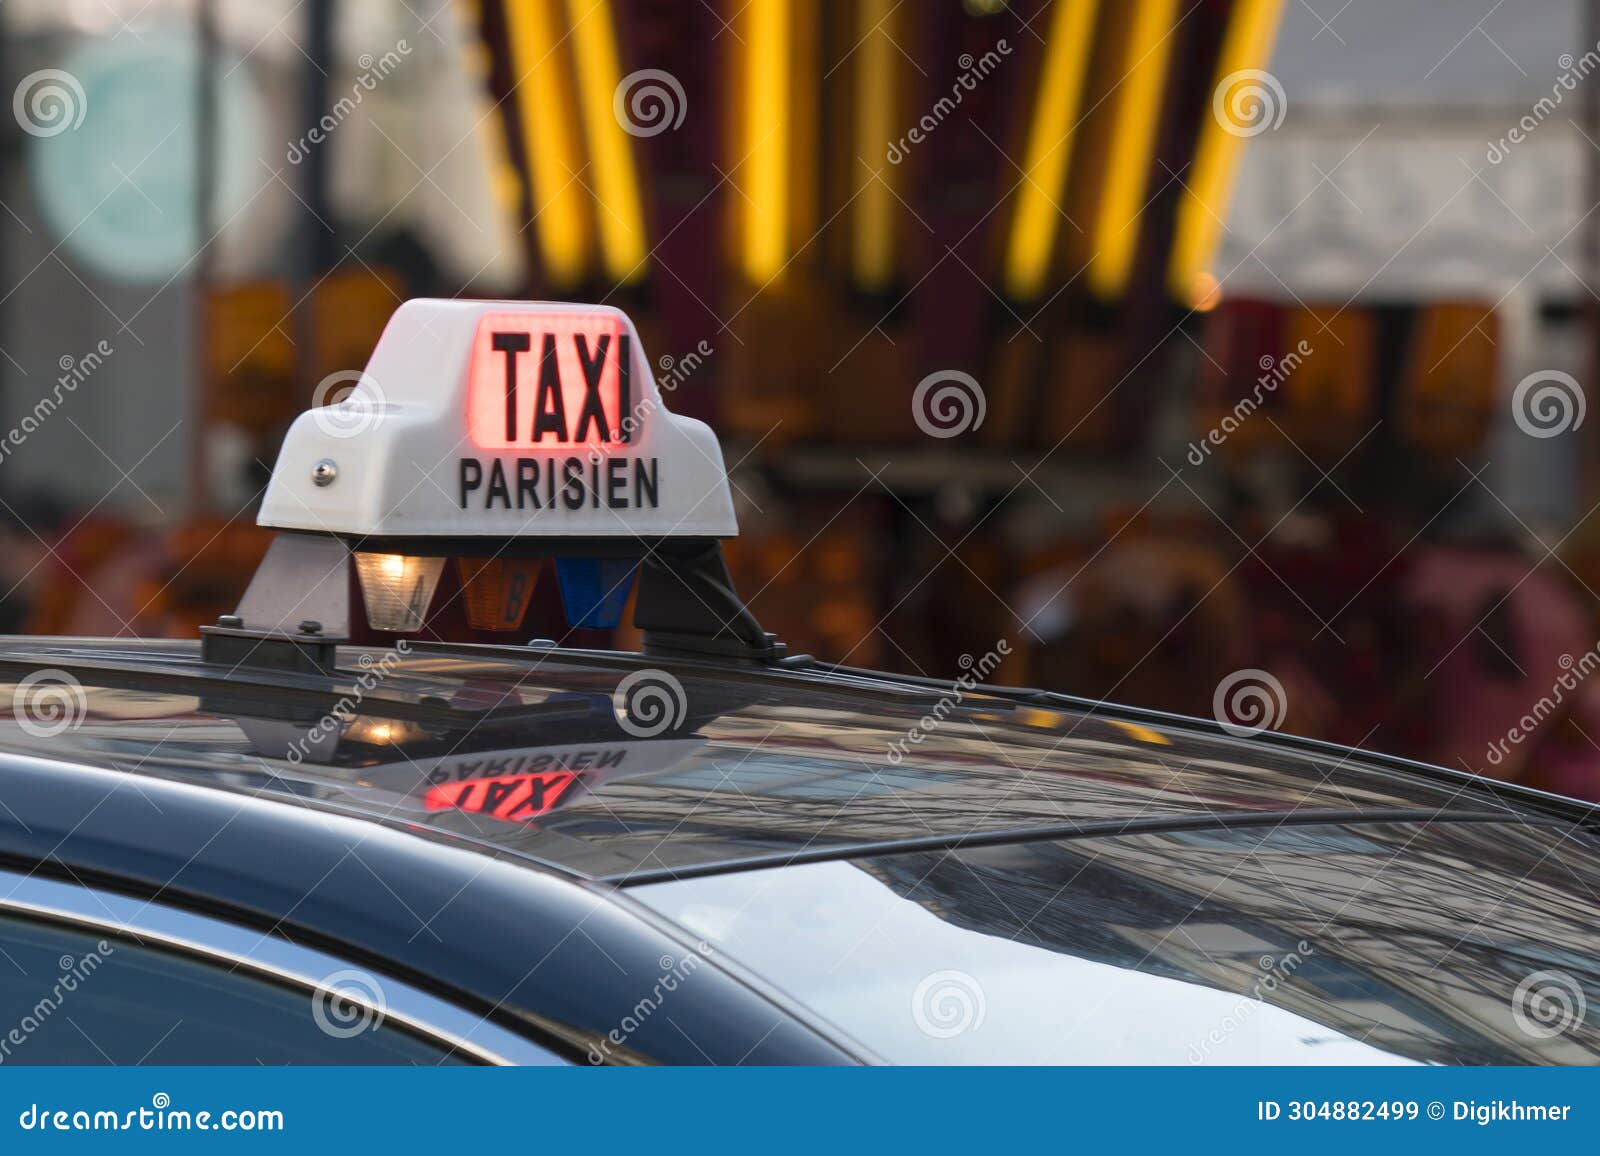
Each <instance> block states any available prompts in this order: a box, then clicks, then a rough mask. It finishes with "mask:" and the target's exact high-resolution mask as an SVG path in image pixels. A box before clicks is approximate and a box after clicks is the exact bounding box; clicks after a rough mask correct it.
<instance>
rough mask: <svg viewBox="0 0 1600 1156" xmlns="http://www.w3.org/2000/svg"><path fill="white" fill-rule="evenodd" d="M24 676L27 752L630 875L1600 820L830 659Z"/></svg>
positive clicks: (366, 658)
mask: <svg viewBox="0 0 1600 1156" xmlns="http://www.w3.org/2000/svg"><path fill="white" fill-rule="evenodd" d="M642 675H648V676H649V677H651V678H653V679H656V680H657V681H658V682H660V683H663V684H665V685H667V686H668V687H670V688H674V689H675V691H676V694H677V701H676V704H675V705H676V710H677V717H675V718H672V719H670V720H669V721H671V722H673V723H675V724H676V725H674V726H671V727H668V728H665V729H661V730H653V729H652V728H650V727H646V726H643V725H641V724H640V723H639V721H638V720H631V719H629V718H628V717H626V715H623V714H619V712H618V709H617V701H618V700H617V697H616V696H617V694H618V691H619V687H621V686H622V684H624V683H625V682H627V681H628V680H629V679H630V677H631V678H633V679H634V680H635V681H636V680H637V679H638V678H639V677H641V676H642ZM5 682H9V683H10V684H11V685H10V688H9V689H11V691H12V694H13V704H14V708H15V709H14V710H13V711H12V712H11V714H10V715H9V716H8V715H6V714H3V713H0V755H3V754H5V753H12V754H17V755H31V756H36V757H42V758H46V759H50V760H54V761H56V762H57V763H59V764H61V765H62V766H63V767H66V766H70V765H82V766H87V767H94V768H100V769H105V770H112V771H118V772H122V773H125V774H128V775H131V776H137V777H139V778H141V779H168V780H177V781H181V782H185V783H188V784H191V785H197V786H200V787H203V788H206V789H208V790H214V791H220V792H234V793H244V794H250V795H254V796H256V797H258V798H261V799H266V800H273V801H276V802H278V803H280V804H282V805H284V806H290V807H297V808H310V809H313V810H326V811H332V812H336V813H338V814H340V815H343V816H346V817H350V818H355V819H361V820H366V821H369V822H376V823H380V824H383V825H385V826H389V827H393V828H397V829H400V830H402V831H406V832H410V833H411V834H412V835H415V836H418V837H420V838H423V839H431V840H442V841H447V842H451V843H454V844H456V845H458V846H466V847H470V848H473V849H476V850H479V851H481V852H484V853H486V854H490V855H494V856H496V857H502V858H511V859H514V860H519V861H521V862H523V863H525V864H528V865H533V866H537V867H542V868H545V869H548V870H551V871H556V872H560V873H563V874H567V875H572V876H579V877H584V878H590V879H599V880H606V881H611V882H619V883H635V882H646V881H652V880H660V879H666V878H677V877H682V876H686V875H695V874H705V873H711V872H718V871H727V870H737V869H743V868H747V867H753V866H763V865H771V864H778V863H790V862H796V861H804V860H810V859H832V858H846V857H859V856H862V855H871V854H876V853H882V852H885V851H900V850H909V849H914V848H928V847H941V846H976V845H983V844H985V843H1002V842H1014V841H1020V840H1023V839H1028V838H1045V837H1049V838H1057V837H1073V836H1084V835H1094V834H1107V833H1125V832H1132V831H1150V830H1170V829H1175V828H1185V827H1205V826H1215V825H1218V824H1226V825H1228V826H1238V825H1241V824H1251V823H1256V824H1261V825H1277V824H1284V823H1288V824H1300V823H1312V822H1327V821H1333V820H1336V821H1341V822H1350V821H1382V820H1391V821H1392V820H1402V819H1414V820H1438V819H1446V820H1456V821H1474V822H1493V821H1496V820H1514V821H1516V822H1519V823H1525V822H1550V823H1566V824H1570V823H1573V822H1578V821H1582V820H1583V819H1584V818H1585V817H1587V815H1588V808H1586V807H1583V806H1581V805H1580V804H1577V803H1575V802H1573V801H1570V800H1562V799H1559V798H1556V797H1554V796H1547V795H1542V794H1540V793H1538V792H1533V791H1526V790H1522V789H1519V788H1515V787H1509V786H1506V785H1503V784H1495V783H1489V782H1487V781H1484V780H1482V779H1481V778H1477V777H1474V776H1469V775H1465V774H1461V773H1459V772H1452V771H1449V770H1445V769H1441V768H1434V767H1427V766H1424V765H1421V764H1415V763H1410V762H1406V761H1404V760H1398V759H1392V758H1385V757H1382V756H1376V755H1370V754H1366V753H1358V752H1353V751H1349V750H1344V749H1341V748H1335V747H1329V746H1325V745H1322V744H1317V743H1311V742H1306V741H1303V740H1292V739H1286V738H1284V737H1282V736H1274V735H1270V734H1269V735H1263V736H1255V737H1241V736H1237V735H1233V734H1229V733H1225V732H1224V731H1223V730H1222V729H1221V728H1219V727H1218V726H1216V725H1215V724H1212V723H1209V722H1206V721H1203V720H1195V719H1184V718H1178V717H1175V716H1166V715H1157V714H1153V713H1149V712H1138V711H1129V710H1125V709H1120V708H1112V707H1107V706H1105V705H1104V704H1098V703H1091V702H1085V701H1081V700H1072V699H1066V698H1064V697H1062V696H1055V695H1047V694H1044V693H1041V692H1017V691H1004V690H1001V689H999V688H986V687H981V686H976V685H972V684H948V683H944V684H941V683H937V682H933V681H930V680H916V679H908V678H902V677H898V676H890V675H881V674H875V673H873V672H863V671H854V670H847V669H844V668H838V667H827V666H823V665H821V664H816V663H813V662H811V661H810V660H808V659H804V658H802V659H798V660H794V661H791V662H788V663H786V664H755V663H737V662H729V661H706V660H692V659H667V658H662V657H659V656H650V657H646V656H641V655H629V654H620V653H615V652H599V651H571V650H559V649H554V648H543V647H520V646H462V645H450V646H445V645H429V644H424V643H417V644H412V645H408V646H406V647H405V648H404V650H403V652H400V651H396V650H393V649H390V650H384V649H380V648H362V647H341V648H340V649H339V654H338V668H337V670H336V672H335V673H334V675H333V676H331V677H329V676H325V675H322V674H306V673H295V672H289V671H281V670H264V669H260V668H234V669H227V668H220V667H218V666H216V665H208V664H206V663H204V662H203V661H202V660H201V656H200V650H199V647H198V645H197V644H195V643H190V642H182V641H136V640H106V639H46V638H13V639H4V640H0V692H3V691H4V690H6V689H8V688H7V687H6V686H4V685H3V683H5ZM53 685H56V686H63V687H65V688H67V689H66V692H65V697H64V698H63V697H61V696H57V697H56V698H55V699H54V700H52V698H51V696H50V688H51V686H53ZM52 701H54V702H55V705H56V707H59V708H61V709H64V710H65V711H66V712H67V714H68V715H69V716H72V717H70V718H69V719H68V720H67V721H68V722H70V725H66V726H62V725H60V722H61V720H60V717H59V715H53V714H51V710H52V705H51V704H52ZM665 701H666V705H667V706H668V708H669V709H671V708H673V707H674V703H673V701H672V699H671V698H668V699H667V700H665ZM0 773H3V771H0ZM0 781H3V780H0ZM4 820H5V816H4V815H3V814H0V823H3V822H4Z"/></svg>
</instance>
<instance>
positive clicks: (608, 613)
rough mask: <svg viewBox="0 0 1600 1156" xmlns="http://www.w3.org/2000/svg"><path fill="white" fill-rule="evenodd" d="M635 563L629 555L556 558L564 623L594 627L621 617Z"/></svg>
mask: <svg viewBox="0 0 1600 1156" xmlns="http://www.w3.org/2000/svg"><path fill="white" fill-rule="evenodd" d="M638 565H639V563H638V561H637V560H636V559H633V558H557V559H556V575H557V577H558V578H560V580H561V605H562V606H563V607H564V608H565V609H566V612H567V624H568V625H570V626H574V627H578V626H582V627H588V628H591V629H597V630H608V629H610V628H611V627H613V626H615V625H616V624H617V623H618V622H619V621H621V619H622V608H623V606H625V605H626V604H627V602H628V591H629V590H631V589H632V588H633V572H634V570H635V569H636V568H637V567H638Z"/></svg>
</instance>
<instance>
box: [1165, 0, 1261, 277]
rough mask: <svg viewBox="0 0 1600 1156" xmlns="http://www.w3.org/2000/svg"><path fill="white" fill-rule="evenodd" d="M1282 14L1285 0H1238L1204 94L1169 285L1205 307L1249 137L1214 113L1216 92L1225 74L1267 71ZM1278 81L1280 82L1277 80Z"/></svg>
mask: <svg viewBox="0 0 1600 1156" xmlns="http://www.w3.org/2000/svg"><path fill="white" fill-rule="evenodd" d="M1282 15H1283V0H1234V5H1233V11H1232V12H1231V13H1230V15H1229V18H1228V27H1227V30H1226V32H1225V33H1224V34H1223V39H1222V50H1221V52H1220V53H1219V54H1218V56H1217V69H1216V73H1215V75H1214V76H1213V78H1212V88H1211V90H1210V91H1208V92H1207V93H1206V94H1205V103H1204V107H1203V108H1202V109H1201V110H1199V115H1200V116H1201V117H1202V120H1201V122H1200V134H1199V138H1198V139H1197V140H1196V142H1195V150H1194V163H1193V164H1192V165H1191V166H1190V168H1189V173H1188V177H1187V179H1186V181H1185V184H1186V186H1187V187H1186V188H1185V190H1184V192H1183V194H1182V196H1181V198H1180V200H1179V202H1178V215H1177V221H1176V223H1175V224H1174V227H1173V237H1172V257H1171V264H1170V266H1169V267H1168V273H1167V284H1168V288H1169V290H1170V292H1171V293H1172V295H1173V296H1174V297H1176V298H1177V299H1178V301H1179V302H1180V303H1182V304H1184V305H1188V306H1194V307H1203V306H1205V305H1206V304H1207V301H1206V298H1207V297H1209V296H1210V295H1211V294H1212V293H1214V292H1215V290H1216V278H1215V277H1214V275H1213V274H1212V271H1211V266H1212V263H1213V262H1214V261H1215V260H1216V257H1217V248H1218V245H1219V244H1220V242H1221V239H1222V227H1223V221H1225V220H1226V219H1227V215H1228V204H1229V202H1230V201H1231V200H1232V198H1233V182H1234V177H1235V176H1236V175H1237V174H1238V170H1239V158H1240V156H1241V155H1242V154H1243V152H1244V146H1245V143H1246V141H1247V140H1248V136H1246V135H1244V134H1242V133H1239V132H1237V131H1234V132H1230V131H1228V130H1227V129H1226V128H1224V127H1223V126H1222V124H1221V123H1220V122H1219V121H1218V120H1217V118H1216V116H1215V115H1214V113H1213V105H1212V102H1213V95H1214V93H1215V91H1216V88H1217V86H1219V85H1221V83H1222V82H1223V79H1224V78H1226V77H1229V76H1232V75H1233V74H1234V73H1236V72H1241V71H1245V70H1247V69H1259V70H1265V69H1266V67H1267V65H1268V64H1270V63H1271V61H1272V46H1273V44H1274V43H1275V42H1276V40H1277V38H1278V23H1279V20H1280V18H1281V17H1282ZM1274 83H1276V82H1275V81H1274ZM1269 100H1270V101H1271V105H1270V107H1269V108H1267V109H1266V110H1265V112H1266V115H1269V116H1273V117H1276V116H1277V115H1278V114H1279V113H1280V112H1281V109H1280V107H1279V105H1278V103H1277V100H1278V98H1277V97H1276V96H1275V95H1270V94H1269Z"/></svg>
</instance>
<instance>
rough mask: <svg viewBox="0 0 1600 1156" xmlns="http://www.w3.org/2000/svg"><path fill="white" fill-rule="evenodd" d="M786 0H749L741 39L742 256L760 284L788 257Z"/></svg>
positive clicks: (790, 127) (789, 123)
mask: <svg viewBox="0 0 1600 1156" xmlns="http://www.w3.org/2000/svg"><path fill="white" fill-rule="evenodd" d="M789 25H790V12H789V0H749V3H748V5H747V7H746V9H745V11H744V20H743V21H742V27H743V36H744V40H745V48H744V51H745V66H744V90H745V91H744V99H745V107H744V118H743V121H744V132H743V134H742V140H743V145H744V147H743V150H742V152H741V156H742V158H743V163H742V164H741V165H740V168H741V170H742V171H741V174H740V175H741V177H742V179H741V181H740V184H741V185H742V186H743V190H744V194H745V197H746V198H748V200H747V202H746V203H745V204H743V205H742V206H741V209H742V223H743V227H742V229H741V230H740V232H741V237H740V241H741V244H740V260H741V263H742V265H743V268H744V272H745V275H746V276H747V277H748V278H749V279H750V280H751V281H754V282H756V283H757V284H761V285H764V284H766V283H767V282H768V281H771V280H772V279H773V278H775V277H777V276H778V275H779V274H780V273H781V272H782V271H783V268H784V265H785V263H786V262H787V261H788V259H789V212H790V205H789V140H790V134H791V132H792V130H793V123H792V115H793V114H792V112H791V109H790V90H791V88H792V77H791V69H790V58H789V47H790V45H789Z"/></svg>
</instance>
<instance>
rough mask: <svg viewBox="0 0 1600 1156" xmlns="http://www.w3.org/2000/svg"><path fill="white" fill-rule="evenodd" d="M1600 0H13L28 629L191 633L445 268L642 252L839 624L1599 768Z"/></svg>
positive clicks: (12, 171) (1587, 786)
mask: <svg viewBox="0 0 1600 1156" xmlns="http://www.w3.org/2000/svg"><path fill="white" fill-rule="evenodd" d="M1596 8H1600V5H1591V4H1588V3H1580V2H1578V0H1499V2H1496V0H1404V2H1399V3H1396V2H1391V0H1291V2H1283V3H1279V2H1273V0H1114V2H1113V0H1013V2H1007V0H807V2H802V0H477V2H473V0H360V2H359V3H358V2H356V0H297V2H292V3H291V2H288V0H170V2H169V0H9V2H8V3H6V4H5V6H4V7H3V8H0V67H3V69H4V75H5V81H6V84H7V86H8V87H9V88H10V89H11V91H12V92H13V101H12V111H13V117H12V118H11V119H10V120H8V121H6V122H5V123H4V125H3V129H0V131H3V147H4V150H5V151H4V166H3V170H0V208H3V210H4V212H3V213H0V293H3V295H0V431H4V432H0V522H3V525H0V593H3V598H0V629H4V630H7V631H17V632H54V633H74V634H78V633H83V634H111V635H119V634H143V635H167V636H176V637H193V636H194V633H195V630H196V627H197V625H198V624H199V623H201V622H209V621H212V620H214V619H215V617H216V615H217V614H219V613H223V612H228V611H231V610H232V609H233V607H234V604H235V602H236V600H237V598H238V596H239V594H240V592H241V591H242V589H243V587H244V584H245V583H246V581H247V580H248V578H249V575H250V573H251V572H252V570H253V568H254V565H255V563H256V561H257V560H258V559H259V557H260V555H261V553H262V551H263V550H264V548H265V544H266V535H265V534H264V533H262V532H260V531H258V530H257V529H256V528H255V526H254V508H255V503H256V501H257V499H258V498H259V496H260V493H261V490H262V488H263V486H264V485H265V481H266V478H267V475H268V473H269V471H270V468H271V465H272V462H273V460H274V456H275V454H276V451H277V446H278V444H279V441H280V439H281V436H282V433H283V431H284V429H285V428H286V426H287V424H288V422H289V421H290V420H291V419H292V418H293V417H294V416H295V415H296V414H297V413H299V412H300V411H302V410H303V409H305V408H306V407H308V406H310V405H313V404H325V403H328V402H331V401H334V400H337V397H338V396H339V395H340V393H341V391H343V390H346V389H348V388H349V386H350V385H351V383H353V382H354V381H355V379H356V377H357V374H358V371H359V370H360V369H361V368H362V366H363V365H364V363H365V360H366V356H367V354H368V352H369V351H370V349H371V347H372V345H373V343H374V341H375V339H376V337H377V335H378V333H379V332H380V331H381V329H382V327H383V325H384V322H385V321H386V319H387V317H388V315H389V313H390V311H391V310H392V309H393V308H394V306H395V305H396V303H398V302H399V301H400V300H402V299H404V298H406V297H411V296H443V297H453V296H463V297H473V298H494V297H517V298H541V297H555V298H570V299H578V300H590V301H604V302H608V303H611V304H615V305H618V306H621V307H622V308H624V309H626V310H628V311H629V312H630V313H631V315H632V316H633V317H634V319H635V321H636V322H637V324H638V326H639V329H640V332H641V335H642V337H643V338H644V341H645V344H646V346H647V348H648V350H649V351H650V356H651V358H652V360H653V362H654V363H655V365H656V367H657V368H658V370H659V376H660V380H661V382H662V384H663V386H664V387H665V388H670V389H671V391H672V392H671V401H670V403H669V404H670V405H671V406H672V407H673V408H674V409H675V410H678V411H680V412H685V413H688V414H691V415H693V416H697V417H701V418H704V419H706V420H708V421H711V422H712V423H714V425H715V427H716V428H717V430H718V431H719V433H720V434H721V436H722V439H723V443H724V447H725V450H726V454H727V459H728V462H729V465H730V466H731V467H733V480H734V485H735V496H736V500H737V501H738V503H739V513H740V521H741V526H742V529H743V533H742V536H741V537H740V538H739V539H738V540H737V541H736V542H733V543H730V545H729V555H730V562H731V564H732V566H733V569H734V571H735V575H736V578H737V581H738V585H739V588H740V590H741V592H742V593H743V594H744V595H745V596H746V597H747V598H749V599H751V601H752V603H753V607H754V609H755V611H756V614H757V616H758V617H759V618H760V620H761V621H762V623H763V625H764V626H766V627H767V628H768V629H770V630H773V631H776V632H777V633H778V634H780V635H781V636H782V637H783V638H784V639H785V640H786V641H787V642H788V644H789V646H790V648H791V650H792V651H809V652H812V653H815V654H817V655H818V656H820V657H823V658H827V659H833V660H841V661H845V662H848V663H851V664H854V665H861V666H874V667H884V668H889V669H894V670H901V671H906V672H912V673H923V674H930V675H937V676H941V677H952V676H954V675H955V674H956V673H958V672H959V671H961V670H964V669H966V668H967V667H968V666H969V665H971V664H972V662H973V661H974V660H975V659H976V658H977V657H978V656H981V655H989V654H991V653H993V652H995V651H996V648H997V644H998V643H999V642H1001V641H1004V642H1005V643H1006V646H1005V647H1003V648H1001V649H1002V650H1008V651H1009V653H1008V654H1007V655H1006V657H1005V661H1004V663H1003V664H1002V666H1001V668H1000V669H999V670H998V671H997V672H996V674H995V676H994V677H995V679H996V680H997V681H1005V682H1013V683H1027V684H1033V685H1039V686H1044V687H1047V688H1050V689H1054V690H1062V691H1069V692H1073V693H1077V694H1082V695H1088V696H1091V697H1095V698H1099V697H1102V696H1104V697H1107V698H1110V699H1113V700H1116V701H1119V702H1126V703H1132V704H1137V705H1143V706H1151V707H1159V708H1165V709H1172V710H1178V711H1183V712H1187V713H1192V714H1200V715H1210V714H1213V713H1218V714H1219V715H1220V714H1222V713H1223V712H1224V703H1223V699H1224V698H1225V697H1226V693H1225V692H1228V691H1230V690H1231V689H1233V688H1235V687H1237V686H1238V685H1239V684H1240V680H1239V677H1238V676H1241V675H1243V676H1248V678H1247V679H1246V680H1245V681H1246V682H1248V683H1250V684H1251V685H1254V686H1264V687H1265V688H1266V697H1265V699H1264V700H1262V701H1261V702H1258V703H1257V704H1256V705H1258V706H1263V707H1264V709H1265V710H1266V711H1267V713H1268V716H1269V717H1268V718H1267V719H1266V720H1265V721H1267V722H1269V723H1270V724H1271V725H1276V726H1278V727H1280V728H1281V729H1285V730H1290V731H1294V732H1298V733H1302V734H1306V735H1312V736H1316V737H1321V738H1327V739H1333V740H1337V741H1340V742H1346V743H1353V744H1360V745H1362V746H1366V747H1371V748H1376V749H1383V750H1389V751H1393V752H1397V753H1402V754H1407V755H1412V756H1416V757H1420V758H1425V759H1429V760H1432V761H1436V762H1440V763H1444V764H1446V765H1450V766H1462V767H1466V768H1468V769H1470V770H1473V771H1482V772H1484V773H1486V774H1491V775H1496V776H1501V777H1508V778H1519V779H1522V780H1524V781H1528V782H1532V783H1535V784H1536V785H1542V786H1548V787H1552V788H1554V789H1557V790H1561V791H1564V792H1567V793H1573V794H1579V795H1583V796H1586V797H1590V798H1597V799H1600V680H1595V681H1596V685H1595V686H1594V687H1592V688H1591V687H1589V686H1588V684H1587V682H1586V681H1585V679H1586V678H1587V676H1588V675H1589V673H1590V672H1591V670H1592V669H1593V668H1595V667H1596V666H1597V665H1600V654H1596V653H1595V651H1596V646H1597V639H1600V625H1597V612H1600V595H1597V594H1596V593H1595V591H1596V589H1597V588H1600V525H1597V524H1596V523H1594V522H1593V521H1592V520H1591V515H1592V514H1593V513H1594V511H1595V508H1596V503H1597V502H1600V470H1597V463H1600V457H1597V455H1596V453H1595V449H1596V446H1595V445H1594V441H1595V429H1596V426H1597V425H1600V421H1590V422H1585V421H1584V416H1585V411H1586V408H1587V403H1586V396H1587V390H1588V388H1590V386H1591V383H1592V382H1593V381H1594V380H1595V379H1596V368H1595V355H1596V353H1597V351H1600V295H1597V289H1600V213H1597V212H1596V208H1597V206H1600V75H1597V74H1600V44H1597V42H1600V16H1597V13H1596V11H1595V9H1596ZM537 625H538V624H533V625H530V627H529V628H528V629H525V630H524V632H523V633H524V634H531V633H538V632H544V633H551V634H555V633H556V632H557V631H560V630H562V629H563V628H561V627H560V626H559V624H550V625H548V626H546V627H545V628H544V629H543V630H540V629H536V627H537ZM619 641H620V642H621V643H623V644H628V643H629V642H630V641H631V640H630V639H629V638H628V637H627V635H626V633H625V632H624V634H623V637H621V638H620V639H619ZM1244 705H1245V706H1246V707H1248V706H1249V703H1248V702H1247V703H1245V704H1244ZM1228 709H1232V708H1231V706H1229V707H1228Z"/></svg>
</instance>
